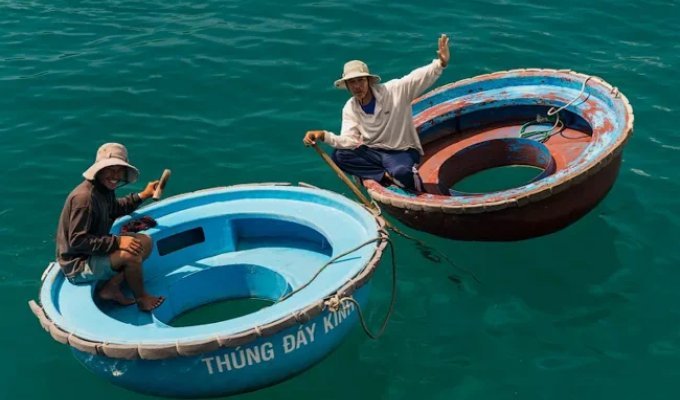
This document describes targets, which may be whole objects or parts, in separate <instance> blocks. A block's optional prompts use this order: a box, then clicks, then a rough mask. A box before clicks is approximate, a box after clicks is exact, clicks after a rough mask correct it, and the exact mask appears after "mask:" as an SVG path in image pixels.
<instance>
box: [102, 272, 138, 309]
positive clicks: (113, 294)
mask: <svg viewBox="0 0 680 400" xmlns="http://www.w3.org/2000/svg"><path fill="white" fill-rule="evenodd" d="M124 278H125V276H124V275H123V273H122V272H121V273H119V274H117V275H116V276H114V277H113V278H111V279H109V280H108V281H106V283H104V285H102V287H101V289H100V290H99V297H100V298H101V299H104V300H112V301H115V302H116V303H118V304H120V305H121V306H129V305H132V304H135V299H131V298H129V297H125V295H124V294H123V292H122V291H121V290H120V284H121V283H123V279H124Z"/></svg>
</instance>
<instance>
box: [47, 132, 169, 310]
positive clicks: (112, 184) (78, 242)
mask: <svg viewBox="0 0 680 400" xmlns="http://www.w3.org/2000/svg"><path fill="white" fill-rule="evenodd" d="M138 176H139V171H138V170H137V168H135V167H133V166H132V165H130V164H129V163H128V156H127V150H126V149H125V146H123V145H121V144H118V143H106V144H104V145H102V146H101V147H100V148H99V150H97V156H96V160H95V163H94V164H93V165H92V166H91V167H90V168H88V169H87V171H85V172H84V173H83V177H85V180H84V181H83V182H82V183H80V184H79V185H78V186H76V188H75V189H73V191H72V192H71V193H70V194H69V195H68V197H67V198H66V202H65V204H64V208H63V209H62V211H61V217H60V218H59V226H58V228H57V239H56V242H57V262H58V263H59V265H60V266H61V269H62V270H63V271H64V274H65V275H66V277H67V279H68V280H69V281H70V282H71V283H74V284H79V283H86V282H93V281H104V284H103V285H102V287H101V289H100V290H99V292H98V296H99V297H100V298H102V299H104V300H112V301H115V302H117V303H118V304H121V305H130V304H134V303H137V307H139V309H140V310H142V311H151V310H153V309H154V308H156V307H158V306H159V305H160V304H161V303H162V302H163V300H164V299H163V297H158V296H152V295H150V294H148V293H147V292H146V291H145V290H144V283H143V277H142V262H143V260H144V259H145V258H147V257H148V256H149V254H150V253H151V246H152V241H151V238H150V237H149V236H147V235H143V234H126V235H121V236H115V235H111V234H110V233H109V231H110V230H111V226H112V225H113V221H114V220H115V219H116V218H118V217H120V216H123V215H127V214H129V213H131V212H133V211H134V210H135V209H137V207H139V206H140V205H141V204H142V202H143V201H144V200H145V199H148V198H149V197H151V196H153V193H154V190H155V188H156V185H157V184H158V181H154V182H149V183H148V184H147V185H146V188H145V189H144V191H142V192H140V193H132V194H129V195H128V196H126V197H121V198H116V196H115V189H116V188H117V187H118V186H119V184H120V185H121V186H122V185H124V184H126V183H130V182H135V181H136V180H137V177H138ZM123 280H125V282H126V283H127V284H128V286H129V287H130V289H131V290H132V293H133V295H134V297H135V298H134V299H131V298H128V297H125V295H124V294H123V292H122V291H121V288H120V285H121V283H122V282H123Z"/></svg>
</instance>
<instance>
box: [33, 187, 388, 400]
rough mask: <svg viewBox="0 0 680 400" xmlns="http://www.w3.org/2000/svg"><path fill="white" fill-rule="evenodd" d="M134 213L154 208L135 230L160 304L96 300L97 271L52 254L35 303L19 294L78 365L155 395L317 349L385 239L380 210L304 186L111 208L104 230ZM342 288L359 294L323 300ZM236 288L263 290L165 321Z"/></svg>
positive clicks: (362, 292) (194, 391)
mask: <svg viewBox="0 0 680 400" xmlns="http://www.w3.org/2000/svg"><path fill="white" fill-rule="evenodd" d="M141 215H148V216H151V217H153V218H154V219H155V220H156V221H157V222H158V225H157V226H156V227H154V228H151V229H148V230H147V231H145V232H144V233H146V234H148V235H150V236H151V237H152V238H153V241H154V248H153V251H152V254H151V255H150V257H149V258H148V259H147V260H146V262H145V264H144V273H145V285H146V287H147V289H148V290H149V292H150V293H154V294H157V295H163V296H165V297H166V300H165V302H164V303H163V304H162V305H161V306H160V307H159V308H157V309H155V310H153V312H152V313H145V312H141V311H139V310H138V309H136V307H108V308H107V307H105V306H104V305H101V304H98V302H97V301H96V300H95V298H94V297H95V296H94V295H93V294H94V290H95V288H94V285H92V284H89V285H73V284H71V283H70V282H69V281H68V280H66V279H65V277H64V275H63V274H62V272H61V270H60V268H59V266H58V265H57V264H55V263H52V264H50V265H49V266H48V267H47V269H46V270H45V273H44V274H43V283H42V287H41V289H40V304H38V303H36V302H34V301H31V302H29V304H30V307H31V309H32V310H33V312H34V313H35V314H36V316H37V317H38V319H39V320H40V323H41V325H42V327H43V328H44V329H45V330H47V331H48V332H49V333H50V334H51V335H52V337H53V338H54V339H55V340H57V341H59V342H61V343H64V344H68V345H69V346H70V348H71V351H72V352H73V354H74V356H75V357H76V358H77V359H78V360H79V361H80V362H81V363H82V364H83V365H84V366H85V367H86V368H87V369H89V370H90V371H92V372H94V373H95V374H97V375H99V376H101V377H103V378H105V379H107V380H108V381H110V382H112V383H114V384H116V385H120V386H122V387H125V388H128V389H131V390H134V391H137V392H142V393H146V394H152V395H159V396H171V397H209V396H220V395H230V394H235V393H241V392H246V391H251V390H255V389H258V388H262V387H265V386H268V385H272V384H274V383H277V382H280V381H282V380H285V379H288V378H290V377H292V376H294V375H296V374H298V373H300V372H302V371H304V370H305V369H307V368H309V367H311V366H313V365H314V364H315V363H317V362H319V361H320V360H321V359H322V358H324V357H325V356H326V355H328V354H329V352H330V351H332V350H333V349H334V348H335V347H337V346H338V345H339V344H340V343H341V341H342V340H343V338H344V337H345V336H346V335H347V334H348V332H350V330H351V329H352V327H353V326H354V325H355V324H356V322H357V321H358V319H359V318H358V313H359V311H360V310H359V309H358V308H357V306H356V305H359V306H363V305H365V303H366V300H367V297H368V294H369V290H370V284H369V283H370V279H371V276H372V275H373V273H374V271H375V269H376V267H377V264H378V262H379V260H380V258H381V255H382V253H383V250H384V247H385V245H386V243H387V242H386V234H385V233H384V230H383V226H384V222H383V221H382V219H380V218H379V217H376V216H374V215H373V214H371V213H370V212H369V211H367V210H366V209H365V208H362V207H361V206H360V205H358V204H357V203H354V202H352V201H350V200H348V199H347V198H345V197H343V196H340V195H338V194H335V193H332V192H329V191H325V190H321V189H316V188H310V187H298V186H288V185H283V184H261V185H241V186H233V187H226V188H216V189H208V190H203V191H198V192H193V193H190V194H185V195H181V196H176V197H172V198H169V199H166V200H164V201H162V202H159V203H156V204H153V205H151V206H148V207H145V208H142V209H140V210H138V212H137V213H136V214H135V215H132V216H129V217H125V218H121V219H119V220H118V221H116V223H115V224H114V226H113V228H112V232H113V233H118V232H120V229H121V227H122V225H123V224H124V223H126V222H128V221H129V220H130V219H131V218H136V217H139V216H141ZM353 249H354V250H353ZM348 251H350V252H349V253H348V254H346V255H344V254H345V253H346V252H348ZM334 258H337V260H334ZM348 297H351V298H353V299H354V300H355V301H356V303H353V302H349V301H347V302H343V301H341V302H340V307H332V306H329V304H330V303H329V302H328V300H329V299H335V300H336V302H337V300H338V299H343V298H344V299H347V298H348ZM240 298H258V299H266V300H271V301H272V302H273V304H271V305H270V306H268V307H265V308H262V309H260V310H258V311H255V312H252V313H250V314H247V315H243V316H240V317H236V318H232V319H227V320H224V321H220V322H216V323H210V324H204V325H194V326H185V327H172V326H170V324H171V321H172V320H173V319H175V318H176V317H177V316H179V315H180V314H182V313H184V312H186V311H188V310H191V309H194V308H196V307H198V306H201V305H204V304H208V303H212V302H215V301H218V300H224V299H240ZM281 299H283V300H281ZM355 304H356V305H355Z"/></svg>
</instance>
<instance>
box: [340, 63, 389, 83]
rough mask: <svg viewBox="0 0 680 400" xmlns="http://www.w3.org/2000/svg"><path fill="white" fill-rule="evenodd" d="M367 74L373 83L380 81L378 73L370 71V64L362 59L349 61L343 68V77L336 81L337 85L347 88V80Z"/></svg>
mask: <svg viewBox="0 0 680 400" xmlns="http://www.w3.org/2000/svg"><path fill="white" fill-rule="evenodd" d="M362 76H367V77H368V78H369V81H370V83H371V84H373V83H378V82H380V77H379V76H378V75H373V74H371V73H370V72H369V71H368V65H366V63H365V62H363V61H360V60H352V61H347V62H346V63H345V66H344V68H343V69H342V78H340V79H338V80H337V81H335V87H336V88H339V89H345V88H347V85H346V84H345V81H347V80H348V79H353V78H360V77H362Z"/></svg>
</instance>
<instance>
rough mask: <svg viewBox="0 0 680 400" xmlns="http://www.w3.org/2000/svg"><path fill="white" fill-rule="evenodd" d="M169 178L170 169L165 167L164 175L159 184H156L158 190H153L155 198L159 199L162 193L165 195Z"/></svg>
mask: <svg viewBox="0 0 680 400" xmlns="http://www.w3.org/2000/svg"><path fill="white" fill-rule="evenodd" d="M168 179H170V170H169V169H165V170H164V171H163V175H161V179H160V180H159V181H158V185H157V186H156V190H155V191H154V192H153V199H154V200H156V201H158V200H160V198H161V195H163V189H165V184H166V183H167V182H168Z"/></svg>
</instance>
